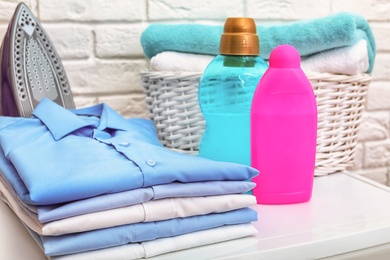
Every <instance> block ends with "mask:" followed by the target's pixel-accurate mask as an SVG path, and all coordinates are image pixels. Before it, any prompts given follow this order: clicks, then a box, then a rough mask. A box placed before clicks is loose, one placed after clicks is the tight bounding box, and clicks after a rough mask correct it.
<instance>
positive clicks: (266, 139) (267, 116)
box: [250, 45, 317, 204]
mask: <svg viewBox="0 0 390 260" xmlns="http://www.w3.org/2000/svg"><path fill="white" fill-rule="evenodd" d="M250 127H251V135H250V137H251V140H250V142H251V165H252V166H253V167H254V168H256V169H258V170H259V171H260V174H259V176H257V177H256V178H254V179H253V181H254V182H255V183H256V187H255V188H254V189H253V195H255V196H256V198H257V203H259V204H289V203H300V202H306V201H308V200H310V198H311V194H312V187H313V179H314V168H315V158H316V141H317V103H316V98H315V95H314V92H313V88H312V86H311V84H310V82H309V80H308V79H307V77H306V75H305V74H304V72H303V71H302V69H301V68H300V55H299V53H298V51H297V50H296V49H295V48H294V47H293V46H291V45H280V46H278V47H276V48H275V49H274V50H273V51H272V53H271V55H270V60H269V68H268V70H267V71H266V72H265V74H264V76H263V77H262V79H261V80H260V82H259V84H258V85H257V88H256V91H255V94H254V96H253V101H252V107H251V126H250Z"/></svg>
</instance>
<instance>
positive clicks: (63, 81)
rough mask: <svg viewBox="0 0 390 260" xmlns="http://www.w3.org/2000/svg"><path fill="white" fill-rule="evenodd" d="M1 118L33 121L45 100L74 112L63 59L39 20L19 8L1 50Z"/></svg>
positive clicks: (19, 6) (24, 9)
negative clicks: (21, 118) (16, 117)
mask: <svg viewBox="0 0 390 260" xmlns="http://www.w3.org/2000/svg"><path fill="white" fill-rule="evenodd" d="M0 63H1V64H0V67H1V73H0V103H1V106H0V107H1V108H0V115H3V116H21V117H30V116H31V115H32V112H33V110H34V108H35V107H36V106H37V105H38V103H39V102H40V101H41V100H42V99H43V98H49V99H51V100H53V101H54V102H56V103H57V104H59V105H61V106H63V107H65V108H68V109H73V108H75V104H74V100H73V95H72V92H71V89H70V86H69V81H68V78H67V76H66V73H65V70H64V67H63V65H62V62H61V59H60V57H59V56H58V53H57V51H56V50H55V48H54V45H53V43H52V41H51V40H50V38H49V36H48V35H47V33H46V31H45V30H44V29H43V27H42V26H41V24H40V23H39V21H38V19H37V18H36V17H35V16H34V14H33V13H32V12H31V11H30V9H29V8H28V7H27V6H26V5H25V4H24V3H20V4H18V6H17V7H16V10H15V13H14V15H13V17H12V19H11V21H10V23H9V25H8V29H7V32H6V34H5V36H4V39H3V42H2V45H1V49H0Z"/></svg>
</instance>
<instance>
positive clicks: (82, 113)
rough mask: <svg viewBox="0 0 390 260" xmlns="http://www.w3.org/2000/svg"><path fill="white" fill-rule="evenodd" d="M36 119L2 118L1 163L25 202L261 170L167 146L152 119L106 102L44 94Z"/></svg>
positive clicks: (243, 176)
mask: <svg viewBox="0 0 390 260" xmlns="http://www.w3.org/2000/svg"><path fill="white" fill-rule="evenodd" d="M33 115H34V116H33V117H32V118H14V117H0V147H1V149H2V151H3V152H4V156H5V157H4V158H3V159H1V157H0V170H2V168H1V167H4V168H7V167H8V168H12V167H14V169H15V171H14V172H16V173H17V174H18V175H19V178H13V177H12V176H10V174H11V175H12V173H10V172H12V171H8V172H7V171H3V174H4V177H5V178H6V180H7V182H8V183H10V184H11V186H12V187H13V188H14V189H15V191H16V192H17V193H18V194H20V198H21V200H22V201H23V202H25V203H27V204H33V205H49V204H58V203H63V202H69V201H74V200H80V199H85V198H90V197H94V196H98V195H102V194H110V193H116V192H121V191H126V190H132V189H136V188H140V187H151V186H154V185H159V184H166V183H172V182H183V183H187V182H199V181H243V180H248V179H251V178H253V177H254V176H256V175H257V174H258V171H257V170H256V169H254V168H251V167H248V166H244V165H240V164H235V163H228V162H217V161H212V160H208V159H205V158H201V157H196V156H192V155H187V154H181V153H178V152H174V151H171V150H168V149H166V148H164V147H163V146H162V145H161V144H160V143H159V142H158V138H157V134H156V132H155V129H154V126H153V124H152V123H151V121H150V120H146V119H144V120H142V119H134V120H127V119H125V118H123V117H122V116H120V115H119V114H118V113H116V112H115V111H114V110H112V109H111V108H109V107H108V106H107V105H105V104H100V105H97V106H94V107H91V108H86V109H80V110H75V111H69V110H66V109H64V108H63V107H61V106H59V105H57V104H55V103H54V102H53V101H51V100H49V99H43V100H42V101H41V102H40V104H39V105H38V106H37V108H36V109H35V111H34V112H33Z"/></svg>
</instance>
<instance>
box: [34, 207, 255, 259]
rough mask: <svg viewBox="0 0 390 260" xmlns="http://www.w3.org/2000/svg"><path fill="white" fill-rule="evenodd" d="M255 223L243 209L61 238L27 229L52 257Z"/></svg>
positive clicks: (252, 212) (253, 211) (248, 211)
mask: <svg viewBox="0 0 390 260" xmlns="http://www.w3.org/2000/svg"><path fill="white" fill-rule="evenodd" d="M256 220H257V212H256V211H255V210H253V209H250V208H243V209H238V210H234V211H229V212H225V213H217V214H208V215H203V216H194V217H187V218H175V219H170V220H164V221H156V222H146V223H137V224H131V225H123V226H117V227H112V228H105V229H98V230H93V231H88V232H82V233H76V234H69V235H63V236H50V237H49V236H39V235H38V234H36V233H34V232H33V231H31V230H29V229H28V228H27V229H28V230H29V231H30V233H31V234H32V235H33V237H34V239H35V240H36V241H37V242H38V244H39V245H40V246H41V248H42V249H43V251H44V252H45V254H46V255H48V256H56V255H65V254H73V253H80V252H85V251H90V250H97V249H102V248H108V247H113V246H120V245H124V244H128V243H136V242H145V241H150V240H155V239H157V238H164V237H173V236H179V235H183V234H187V233H190V232H196V231H200V230H205V229H210V228H216V227H221V226H224V225H235V224H243V223H249V222H253V221H256Z"/></svg>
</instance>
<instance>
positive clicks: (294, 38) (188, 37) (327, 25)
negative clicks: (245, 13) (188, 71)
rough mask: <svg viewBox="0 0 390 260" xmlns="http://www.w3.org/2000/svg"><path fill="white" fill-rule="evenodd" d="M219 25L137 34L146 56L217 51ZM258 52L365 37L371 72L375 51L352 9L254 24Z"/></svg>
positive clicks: (304, 50) (312, 49) (158, 27)
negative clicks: (269, 23)
mask: <svg viewBox="0 0 390 260" xmlns="http://www.w3.org/2000/svg"><path fill="white" fill-rule="evenodd" d="M222 32H223V26H215V25H214V26H213V25H202V24H163V23H156V24H152V25H150V26H149V27H148V28H146V29H145V31H144V32H143V33H142V35H141V45H142V47H143V50H144V54H145V56H146V57H148V58H151V57H153V56H154V55H156V54H158V53H160V52H163V51H177V52H187V53H199V54H211V55H217V54H218V50H219V39H220V36H221V34H222ZM257 33H258V34H259V37H260V56H261V57H262V58H263V59H266V60H268V59H269V55H270V53H271V51H272V50H273V49H274V48H275V47H276V46H278V45H280V44H290V45H293V46H294V47H295V48H296V49H297V50H298V51H299V53H300V54H301V56H302V57H307V56H310V55H312V54H316V53H318V52H322V51H326V50H330V49H333V48H338V47H345V46H351V45H354V44H355V43H357V42H358V41H359V40H361V39H365V40H366V41H367V48H368V56H369V61H370V66H369V70H368V72H372V69H373V67H374V60H375V54H376V44H375V39H374V35H373V33H372V31H371V28H370V25H369V24H368V22H367V21H366V20H365V19H364V18H363V17H362V16H360V15H358V14H354V13H338V14H334V15H329V16H326V17H323V18H317V19H311V20H302V21H298V22H292V23H285V24H279V25H268V26H265V25H259V24H258V25H257Z"/></svg>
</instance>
